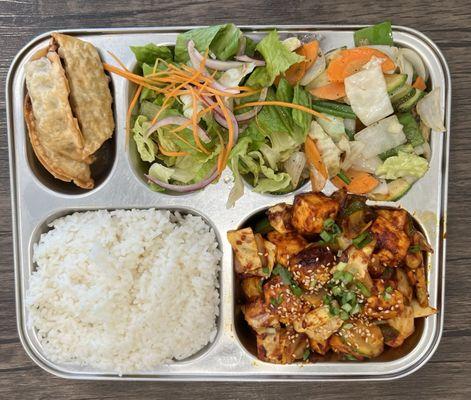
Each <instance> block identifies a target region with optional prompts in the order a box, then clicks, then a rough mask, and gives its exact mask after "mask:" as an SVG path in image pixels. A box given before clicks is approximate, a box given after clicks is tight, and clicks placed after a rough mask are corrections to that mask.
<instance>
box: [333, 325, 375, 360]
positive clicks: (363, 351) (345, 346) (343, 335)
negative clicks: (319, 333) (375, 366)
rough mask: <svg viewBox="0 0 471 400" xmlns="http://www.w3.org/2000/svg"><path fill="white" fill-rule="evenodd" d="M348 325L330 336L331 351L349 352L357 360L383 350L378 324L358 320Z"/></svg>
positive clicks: (371, 356)
mask: <svg viewBox="0 0 471 400" xmlns="http://www.w3.org/2000/svg"><path fill="white" fill-rule="evenodd" d="M350 325H351V327H350V328H348V329H346V328H342V329H341V330H340V331H339V332H338V333H335V334H334V335H333V336H332V337H331V338H330V341H329V343H330V347H331V348H332V350H333V351H335V352H336V353H342V354H350V355H351V356H353V357H355V358H357V359H359V360H362V359H363V358H364V357H366V358H374V357H377V356H379V355H380V354H381V353H382V352H383V348H384V343H383V334H382V333H381V329H380V328H379V327H378V326H376V325H374V324H370V323H365V322H360V321H355V322H352V323H350Z"/></svg>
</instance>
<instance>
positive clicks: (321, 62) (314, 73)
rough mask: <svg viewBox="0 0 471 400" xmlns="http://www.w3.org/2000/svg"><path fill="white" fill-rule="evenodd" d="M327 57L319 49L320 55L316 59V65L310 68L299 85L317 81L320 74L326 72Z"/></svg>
mask: <svg viewBox="0 0 471 400" xmlns="http://www.w3.org/2000/svg"><path fill="white" fill-rule="evenodd" d="M325 67H326V64H325V56H324V53H323V52H322V50H321V49H319V54H318V56H317V58H316V61H315V62H314V64H312V65H311V67H309V69H308V70H307V71H306V73H305V74H304V76H303V77H302V79H301V80H300V81H299V84H300V85H302V86H306V85H308V84H309V83H310V82H312V81H313V80H314V79H316V78H317V77H318V76H319V75H320V74H322V73H323V72H324V71H325Z"/></svg>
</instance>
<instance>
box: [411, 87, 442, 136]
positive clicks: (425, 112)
mask: <svg viewBox="0 0 471 400" xmlns="http://www.w3.org/2000/svg"><path fill="white" fill-rule="evenodd" d="M417 114H419V116H420V119H421V120H422V121H423V123H424V124H425V125H426V126H428V127H429V128H431V129H432V130H434V131H436V132H444V131H445V127H444V126H443V112H442V108H441V107H440V88H438V87H437V88H435V89H433V90H432V91H431V92H430V93H429V94H427V95H425V97H424V98H422V99H420V100H419V102H418V103H417Z"/></svg>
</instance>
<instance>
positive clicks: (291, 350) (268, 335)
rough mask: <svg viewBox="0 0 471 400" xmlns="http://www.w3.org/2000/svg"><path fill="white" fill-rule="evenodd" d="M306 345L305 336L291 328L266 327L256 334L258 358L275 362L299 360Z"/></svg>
mask: <svg viewBox="0 0 471 400" xmlns="http://www.w3.org/2000/svg"><path fill="white" fill-rule="evenodd" d="M308 346H309V342H308V339H307V337H306V336H305V335H303V334H299V333H297V332H295V331H294V330H293V329H292V328H278V329H266V330H265V331H264V332H262V333H260V334H258V335H257V353H258V358H260V360H262V361H268V362H272V363H275V364H289V363H292V362H294V361H296V360H301V359H302V358H303V355H304V352H305V351H306V349H307V348H308Z"/></svg>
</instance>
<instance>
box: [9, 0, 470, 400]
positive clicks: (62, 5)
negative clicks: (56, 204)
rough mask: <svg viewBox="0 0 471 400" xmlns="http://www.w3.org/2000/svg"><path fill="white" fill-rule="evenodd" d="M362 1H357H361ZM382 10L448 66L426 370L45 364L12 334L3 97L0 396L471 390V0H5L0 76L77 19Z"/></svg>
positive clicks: (300, 15) (343, 20)
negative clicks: (444, 189) (324, 376)
mask: <svg viewBox="0 0 471 400" xmlns="http://www.w3.org/2000/svg"><path fill="white" fill-rule="evenodd" d="M358 3H359V2H358ZM385 18H389V19H392V20H393V23H395V24H398V25H406V26H410V27H412V28H415V29H419V30H421V31H422V32H423V33H425V34H426V35H428V36H429V37H430V38H431V39H432V40H434V41H435V43H437V44H438V46H439V47H440V48H441V49H442V51H443V52H444V54H445V57H446V58H447V60H448V64H449V66H450V69H451V74H452V82H453V112H452V129H451V135H452V136H451V169H450V187H449V216H448V257H447V266H446V269H447V274H446V276H447V278H446V284H447V287H446V309H445V312H446V316H445V330H444V334H443V339H442V341H441V344H440V346H439V348H438V351H437V352H436V354H435V355H434V356H433V358H432V359H431V360H430V361H429V362H428V364H427V365H425V366H424V367H423V368H422V369H421V370H419V371H418V372H416V373H415V374H413V375H411V376H408V377H406V378H404V379H402V380H399V381H393V382H360V383H353V382H345V383H313V384H301V383H280V384H273V383H271V384H263V383H236V384H234V383H139V382H135V383H116V382H102V383H100V382H92V381H89V382H76V381H67V380H63V379H59V378H56V377H54V376H52V375H49V374H47V373H46V372H44V371H42V370H41V369H40V368H39V367H36V366H35V364H33V362H32V361H31V360H30V359H29V358H28V356H27V355H26V353H25V352H24V351H23V349H22V347H21V344H20V342H19V340H18V336H17V333H16V320H15V304H14V302H15V301H14V282H13V265H12V240H11V216H10V194H9V167H8V155H7V140H6V121H5V98H4V96H3V94H2V96H1V97H0V108H1V117H0V150H1V151H0V187H1V190H0V399H71V400H72V399H104V398H109V399H134V398H136V399H147V398H164V399H170V398H179V399H187V398H188V399H189V398H191V399H210V398H211V399H213V398H214V399H219V398H224V399H227V400H229V399H238V398H244V399H247V398H260V399H261V398H282V397H286V398H288V399H290V400H294V399H301V398H302V399H305V398H314V397H318V398H323V399H353V398H365V397H367V398H369V399H376V398H384V399H397V398H414V399H435V398H437V399H438V398H440V399H465V398H467V399H469V398H470V397H471V325H470V320H471V318H470V314H471V265H470V264H471V240H470V238H471V196H470V195H471V172H470V169H471V27H470V25H469V21H470V18H471V3H470V1H469V0H449V1H446V2H445V1H443V2H442V1H434V2H427V1H411V0H409V1H403V0H396V1H395V2H391V1H383V0H374V1H370V0H368V1H362V2H361V5H358V6H355V3H354V2H353V1H347V0H331V1H328V2H325V1H324V2H320V1H312V2H311V1H293V0H267V1H264V2H262V1H260V2H257V1H255V0H251V1H238V0H232V1H229V0H217V1H213V0H208V1H200V0H191V1H187V0H173V1H156V2H152V1H148V0H116V1H111V0H110V1H107V0H101V1H96V0H89V1H80V2H79V1H63V0H49V1H46V0H42V1H36V2H31V1H27V0H0V35H1V42H0V76H1V88H2V89H3V88H4V87H5V77H6V74H7V71H8V67H9V65H10V63H11V60H12V58H13V57H14V55H15V54H16V52H17V51H18V50H19V49H20V48H21V47H22V46H23V45H24V44H25V43H26V42H28V41H29V40H31V39H32V38H33V37H34V36H36V35H38V34H39V33H42V32H44V31H49V30H53V29H61V28H80V27H124V26H129V27H132V26H165V25H203V24H214V23H222V22H228V21H232V22H234V23H236V24H322V23H324V24H327V23H328V24H351V23H358V24H361V23H365V24H369V23H375V22H379V21H381V20H383V19H385Z"/></svg>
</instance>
